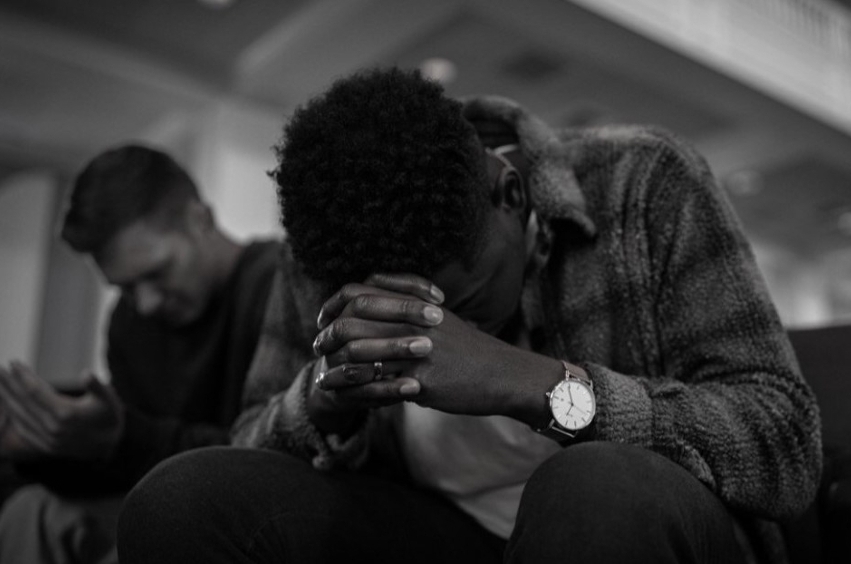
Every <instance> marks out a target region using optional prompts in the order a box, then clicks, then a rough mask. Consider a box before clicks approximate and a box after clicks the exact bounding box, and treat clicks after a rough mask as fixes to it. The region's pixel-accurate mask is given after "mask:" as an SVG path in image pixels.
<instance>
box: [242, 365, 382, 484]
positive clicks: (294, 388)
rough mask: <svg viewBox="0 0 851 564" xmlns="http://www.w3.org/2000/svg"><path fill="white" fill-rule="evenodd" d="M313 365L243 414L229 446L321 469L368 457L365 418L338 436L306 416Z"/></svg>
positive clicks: (344, 464)
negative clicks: (284, 454)
mask: <svg viewBox="0 0 851 564" xmlns="http://www.w3.org/2000/svg"><path fill="white" fill-rule="evenodd" d="M314 364H315V363H311V364H309V365H308V366H305V367H304V368H303V369H302V370H301V372H299V375H298V376H297V377H296V378H295V380H294V381H293V383H292V385H291V386H290V387H289V388H288V389H287V390H285V391H283V392H280V393H278V394H275V395H274V396H272V397H271V398H269V399H268V400H267V401H266V403H264V404H258V405H255V406H253V407H251V408H249V409H247V410H246V411H244V412H243V413H242V415H241V416H240V417H239V419H238V420H237V422H236V424H235V425H234V427H233V430H232V434H231V443H232V444H234V445H236V446H245V447H253V448H268V449H273V450H280V451H284V452H288V453H290V454H293V455H295V456H299V457H301V458H305V459H307V460H309V461H311V462H312V464H313V465H314V466H315V467H317V468H322V469H327V468H331V467H334V466H345V467H357V466H359V465H360V464H361V463H362V462H363V461H364V459H365V457H366V455H367V447H368V444H367V443H368V441H367V439H368V422H367V420H366V418H364V420H362V421H361V425H360V426H359V427H358V428H357V430H356V431H355V432H352V433H351V435H350V436H340V435H338V434H335V433H324V432H323V431H321V430H320V429H319V428H318V427H317V426H316V425H315V424H314V423H313V421H311V419H310V416H309V415H308V409H307V393H308V388H309V383H310V376H311V374H312V371H313V366H314Z"/></svg>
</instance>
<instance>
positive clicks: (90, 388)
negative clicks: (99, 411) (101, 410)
mask: <svg viewBox="0 0 851 564" xmlns="http://www.w3.org/2000/svg"><path fill="white" fill-rule="evenodd" d="M83 386H84V388H85V390H86V392H88V393H90V394H92V395H94V396H96V397H98V398H100V399H102V400H104V401H106V402H108V403H110V404H115V403H117V402H118V396H117V395H116V393H115V389H114V388H113V387H112V386H110V385H109V384H107V383H106V382H104V381H102V380H101V379H100V378H99V377H98V376H97V375H96V374H95V373H94V372H91V371H86V372H85V374H84V375H83Z"/></svg>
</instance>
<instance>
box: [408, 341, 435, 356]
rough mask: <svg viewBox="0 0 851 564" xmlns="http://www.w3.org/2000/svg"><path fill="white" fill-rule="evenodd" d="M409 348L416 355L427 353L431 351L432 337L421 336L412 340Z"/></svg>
mask: <svg viewBox="0 0 851 564" xmlns="http://www.w3.org/2000/svg"><path fill="white" fill-rule="evenodd" d="M408 350H409V351H411V352H412V353H414V354H415V355H426V354H428V353H430V352H431V339H427V338H425V337H420V338H417V339H414V340H413V341H411V344H409V345H408Z"/></svg>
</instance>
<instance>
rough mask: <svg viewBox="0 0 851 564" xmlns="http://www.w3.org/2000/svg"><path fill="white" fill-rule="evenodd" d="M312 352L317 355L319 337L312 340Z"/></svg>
mask: <svg viewBox="0 0 851 564" xmlns="http://www.w3.org/2000/svg"><path fill="white" fill-rule="evenodd" d="M313 352H314V353H315V354H316V355H317V356H318V355H319V335H316V338H315V339H313Z"/></svg>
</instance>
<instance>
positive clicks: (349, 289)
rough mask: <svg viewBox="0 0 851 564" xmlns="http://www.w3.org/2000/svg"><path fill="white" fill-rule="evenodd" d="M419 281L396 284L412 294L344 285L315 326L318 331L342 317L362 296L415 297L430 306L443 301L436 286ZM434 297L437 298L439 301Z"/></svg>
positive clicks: (330, 301) (357, 285)
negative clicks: (425, 287) (425, 286)
mask: <svg viewBox="0 0 851 564" xmlns="http://www.w3.org/2000/svg"><path fill="white" fill-rule="evenodd" d="M374 276H378V277H379V278H378V280H379V281H380V280H382V279H387V278H391V279H393V278H392V275H374ZM382 276H383V278H382ZM396 276H399V275H396ZM408 276H413V275H408ZM371 279H372V277H370V278H368V279H367V280H371ZM420 280H422V281H421V282H418V283H417V282H413V281H411V280H408V282H406V283H399V284H397V286H398V287H400V288H406V289H411V290H412V293H408V292H405V291H395V290H393V288H389V287H388V288H384V287H382V286H378V285H370V284H346V285H345V286H343V287H342V288H340V289H339V290H338V291H337V292H336V293H334V295H333V296H331V297H330V298H328V300H327V301H326V302H325V303H324V304H323V305H322V309H321V310H320V311H319V317H318V318H317V320H316V325H317V327H318V328H319V329H323V328H324V327H325V326H326V325H328V323H330V322H331V321H332V320H334V319H336V318H338V317H339V316H340V315H342V314H343V311H344V310H345V309H346V307H347V306H348V305H349V303H350V302H351V301H352V300H354V299H355V298H357V297H359V296H364V295H376V296H386V297H396V298H402V299H411V298H413V297H416V298H420V299H421V300H424V301H426V302H430V303H432V304H437V303H440V302H442V301H443V293H442V292H441V291H440V289H438V288H437V287H436V286H434V285H432V284H431V283H430V282H428V281H426V280H424V279H420ZM425 284H428V285H429V289H427V290H426V289H423V287H424V285H425ZM390 285H392V284H388V286H390ZM432 288H433V289H432ZM435 296H439V300H438V299H437V298H436V297H435Z"/></svg>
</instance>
